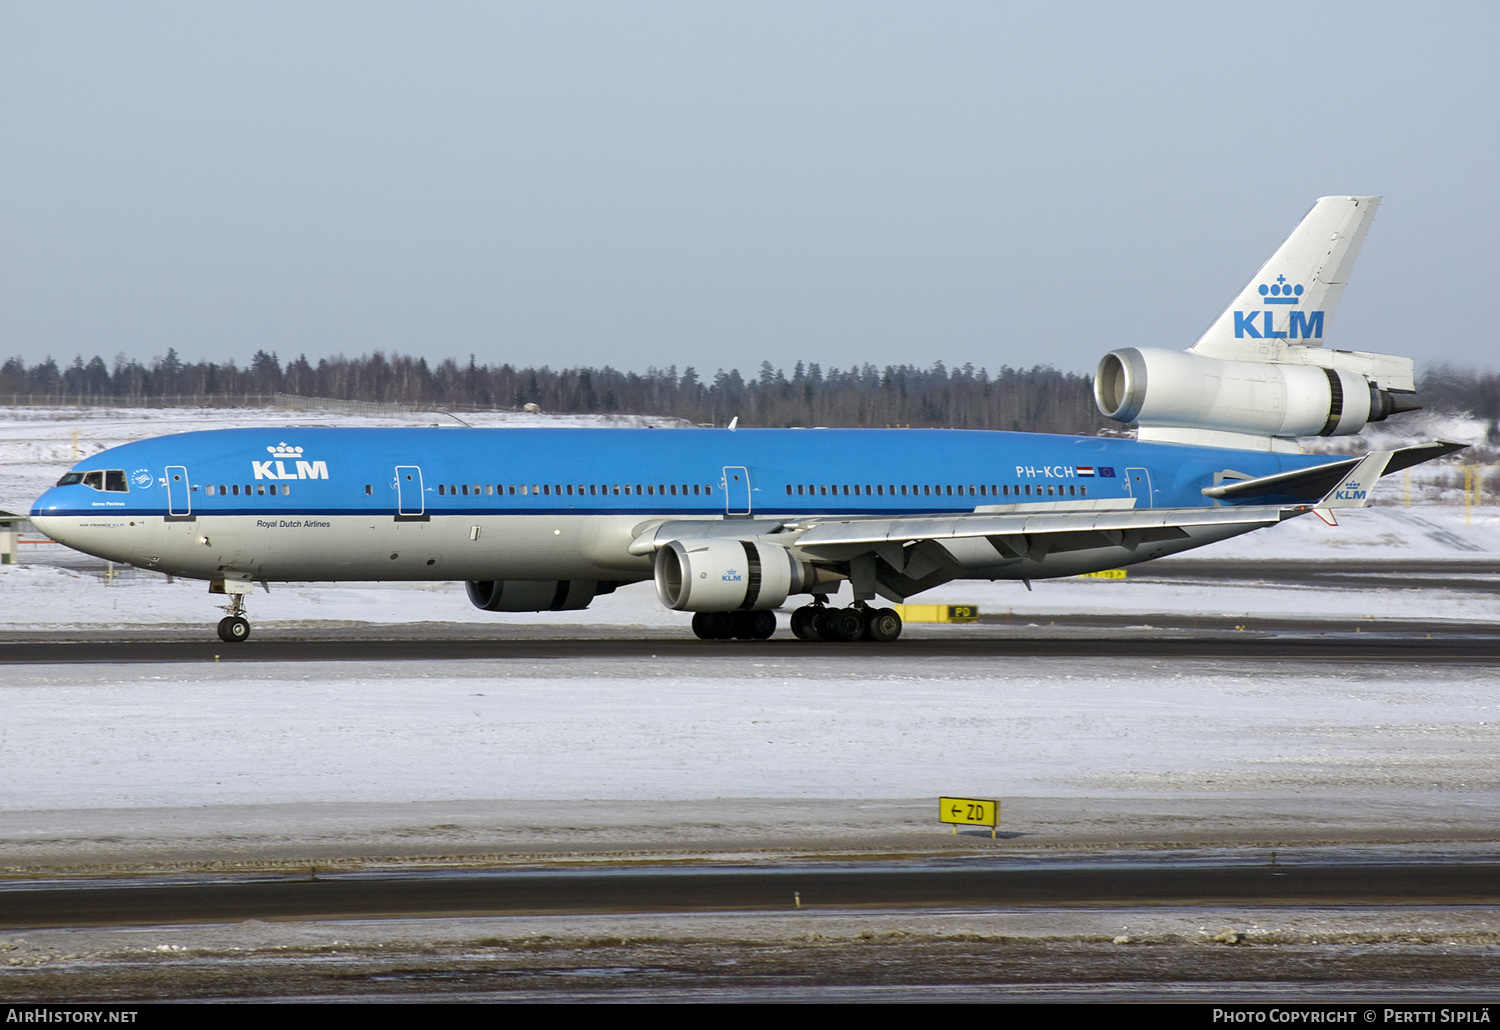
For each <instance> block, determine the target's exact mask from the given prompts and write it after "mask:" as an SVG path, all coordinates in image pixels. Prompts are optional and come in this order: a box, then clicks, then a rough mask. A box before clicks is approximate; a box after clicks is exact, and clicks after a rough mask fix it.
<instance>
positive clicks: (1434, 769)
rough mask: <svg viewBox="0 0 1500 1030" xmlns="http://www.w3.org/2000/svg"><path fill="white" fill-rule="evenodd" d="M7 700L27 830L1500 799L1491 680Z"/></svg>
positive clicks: (1444, 676)
mask: <svg viewBox="0 0 1500 1030" xmlns="http://www.w3.org/2000/svg"><path fill="white" fill-rule="evenodd" d="M6 678H7V682H6V684H5V686H4V687H3V688H0V698H3V702H0V703H3V706H4V710H5V719H4V724H3V726H0V783H4V784H5V785H6V786H5V790H4V798H5V802H4V804H5V807H6V808H11V809H16V808H19V809H49V808H95V807H103V808H129V807H182V806H189V807H190V806H195V805H256V804H279V803H298V804H300V803H316V802H383V803H392V802H394V803H401V802H417V801H432V800H479V799H510V800H526V799H535V798H548V799H555V800H573V801H582V800H588V799H594V798H612V799H621V800H640V801H654V800H680V799H713V798H727V797H743V796H747V795H749V796H757V797H781V798H900V797H926V796H931V797H937V796H938V795H939V794H943V793H950V794H958V795H961V796H978V797H991V796H997V795H1003V796H1015V795H1033V796H1049V797H1080V796H1087V797H1096V798H1097V797H1105V796H1116V795H1119V794H1121V793H1127V794H1128V793H1133V792H1142V791H1144V792H1147V793H1156V792H1166V793H1180V792H1183V791H1194V792H1204V791H1206V792H1210V793H1216V794H1226V795H1233V794H1236V793H1244V792H1265V791H1287V792H1296V791H1299V790H1314V789H1319V788H1322V789H1337V790H1341V791H1342V790H1348V789H1350V788H1358V789H1362V790H1368V791H1375V792H1378V794H1379V795H1380V796H1383V797H1385V798H1386V799H1388V800H1394V799H1395V798H1396V797H1397V796H1400V795H1403V794H1405V793H1406V792H1409V791H1413V790H1416V791H1421V792H1432V793H1435V794H1437V795H1439V796H1446V797H1450V798H1452V799H1453V800H1454V802H1455V803H1460V802H1462V800H1463V799H1464V798H1466V797H1472V796H1475V795H1479V794H1484V795H1488V796H1489V797H1490V798H1492V799H1493V798H1494V796H1495V791H1496V788H1497V787H1500V765H1497V764H1496V762H1495V761H1494V756H1495V755H1496V754H1497V753H1500V698H1497V696H1496V692H1495V686H1496V678H1495V674H1494V671H1493V670H1489V669H1483V670H1474V669H1470V668H1458V669H1448V668H1440V669H1424V670H1422V672H1421V675H1420V678H1419V679H1417V678H1414V676H1413V670H1412V669H1411V668H1409V667H1405V666H1396V667H1389V668H1379V667H1375V666H1372V665H1366V666H1357V667H1354V668H1343V667H1337V666H1335V667H1313V668H1308V667H1307V666H1305V665H1301V664H1296V663H1271V664H1259V665H1256V664H1252V663H1246V662H1207V661H1184V662H1178V663H1171V664H1167V663H1158V662H1149V661H1141V662H1120V661H1117V660H1111V661H1102V660H1090V659H1087V658H1081V659H1076V660H1061V661H1060V660H1054V659H1016V660H1011V661H1007V662H1005V663H1004V664H1003V665H1002V666H998V667H997V666H996V665H995V663H994V662H992V661H990V660H979V659H946V660H940V661H932V660H925V661H923V662H922V663H921V664H920V665H918V664H915V663H906V662H891V661H889V660H880V659H878V658H863V659H852V658H815V659H797V658H787V657H781V658H772V657H765V658H760V659H757V658H756V657H755V656H754V655H746V656H745V657H744V658H742V659H735V660H733V661H730V662H724V661H722V660H720V659H713V658H696V657H694V658H684V657H680V656H679V657H676V658H674V659H673V660H672V661H670V662H667V661H656V660H651V659H617V660H612V661H609V662H607V663H597V662H592V661H591V662H584V661H581V660H580V661H570V660H549V661H522V660H512V661H506V660H494V661H487V660H486V661H465V662H457V661H455V662H435V663H427V662H424V663H420V664H415V665H414V664H413V663H396V664H379V663H374V662H340V663H316V664H303V663H286V664H280V663H265V664H261V663H257V664H254V665H249V666H247V665H245V664H242V663H235V664H233V665H228V664H223V663H218V664H215V663H209V664H171V665H163V666H159V667H149V666H147V667H141V666H130V667H114V666H104V665H87V666H30V667H14V666H12V667H10V668H8V669H7V670H6Z"/></svg>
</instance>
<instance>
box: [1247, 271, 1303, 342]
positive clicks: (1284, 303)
mask: <svg viewBox="0 0 1500 1030" xmlns="http://www.w3.org/2000/svg"><path fill="white" fill-rule="evenodd" d="M1304 292H1306V291H1305V290H1304V289H1303V288H1302V284H1301V283H1298V284H1296V285H1292V284H1291V283H1289V282H1287V281H1286V276H1284V275H1278V276H1277V277H1276V281H1275V282H1274V283H1270V284H1269V285H1268V284H1266V283H1262V284H1261V285H1260V289H1259V293H1260V296H1261V302H1262V303H1263V304H1266V305H1267V310H1264V311H1236V312H1235V313H1234V336H1235V339H1237V340H1243V339H1246V338H1248V339H1251V340H1321V339H1322V338H1323V312H1321V311H1302V310H1293V311H1291V312H1289V313H1288V315H1289V317H1288V319H1287V321H1286V324H1285V328H1283V329H1277V328H1276V325H1275V321H1276V315H1277V312H1276V310H1275V307H1271V305H1275V306H1276V307H1295V306H1296V305H1298V304H1300V303H1301V302H1302V294H1303V293H1304Z"/></svg>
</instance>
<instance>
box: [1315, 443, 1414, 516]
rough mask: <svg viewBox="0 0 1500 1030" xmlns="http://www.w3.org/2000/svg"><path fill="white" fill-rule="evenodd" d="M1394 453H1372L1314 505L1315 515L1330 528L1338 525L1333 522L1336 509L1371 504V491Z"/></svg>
mask: <svg viewBox="0 0 1500 1030" xmlns="http://www.w3.org/2000/svg"><path fill="white" fill-rule="evenodd" d="M1394 453H1395V452H1394V451H1371V452H1370V453H1369V454H1367V455H1365V457H1364V459H1363V460H1361V461H1360V463H1359V464H1358V465H1356V466H1354V467H1353V468H1352V469H1350V470H1349V474H1348V475H1346V476H1344V477H1343V478H1342V479H1341V480H1339V483H1338V485H1337V486H1335V487H1334V488H1333V489H1332V490H1330V491H1328V493H1326V494H1324V495H1323V499H1322V500H1321V501H1319V502H1318V503H1317V504H1315V505H1313V514H1314V515H1316V516H1318V518H1320V519H1322V520H1323V521H1324V522H1326V523H1328V524H1329V525H1330V526H1336V525H1338V523H1337V522H1335V521H1334V520H1333V510H1332V509H1334V508H1363V507H1364V506H1365V505H1367V504H1369V503H1370V490H1371V488H1372V487H1374V485H1375V483H1376V482H1377V481H1378V480H1379V479H1380V476H1381V474H1382V473H1383V472H1385V467H1386V465H1388V464H1390V461H1391V455H1392V454H1394Z"/></svg>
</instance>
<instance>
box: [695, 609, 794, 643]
mask: <svg viewBox="0 0 1500 1030" xmlns="http://www.w3.org/2000/svg"><path fill="white" fill-rule="evenodd" d="M775 632H776V613H775V612H765V611H761V612H697V613H695V614H694V615H693V633H694V634H695V635H696V636H697V637H698V639H699V640H768V639H770V637H771V634H773V633H775Z"/></svg>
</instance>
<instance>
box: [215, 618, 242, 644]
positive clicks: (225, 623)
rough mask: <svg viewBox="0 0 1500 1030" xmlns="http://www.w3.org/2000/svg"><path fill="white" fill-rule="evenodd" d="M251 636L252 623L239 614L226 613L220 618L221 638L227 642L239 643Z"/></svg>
mask: <svg viewBox="0 0 1500 1030" xmlns="http://www.w3.org/2000/svg"><path fill="white" fill-rule="evenodd" d="M249 638H250V623H249V621H248V620H246V619H242V618H240V617H239V616H238V615H226V616H224V617H223V618H222V619H220V620H219V639H220V640H222V641H224V643H226V644H238V643H240V642H241V641H242V640H248V639H249Z"/></svg>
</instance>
